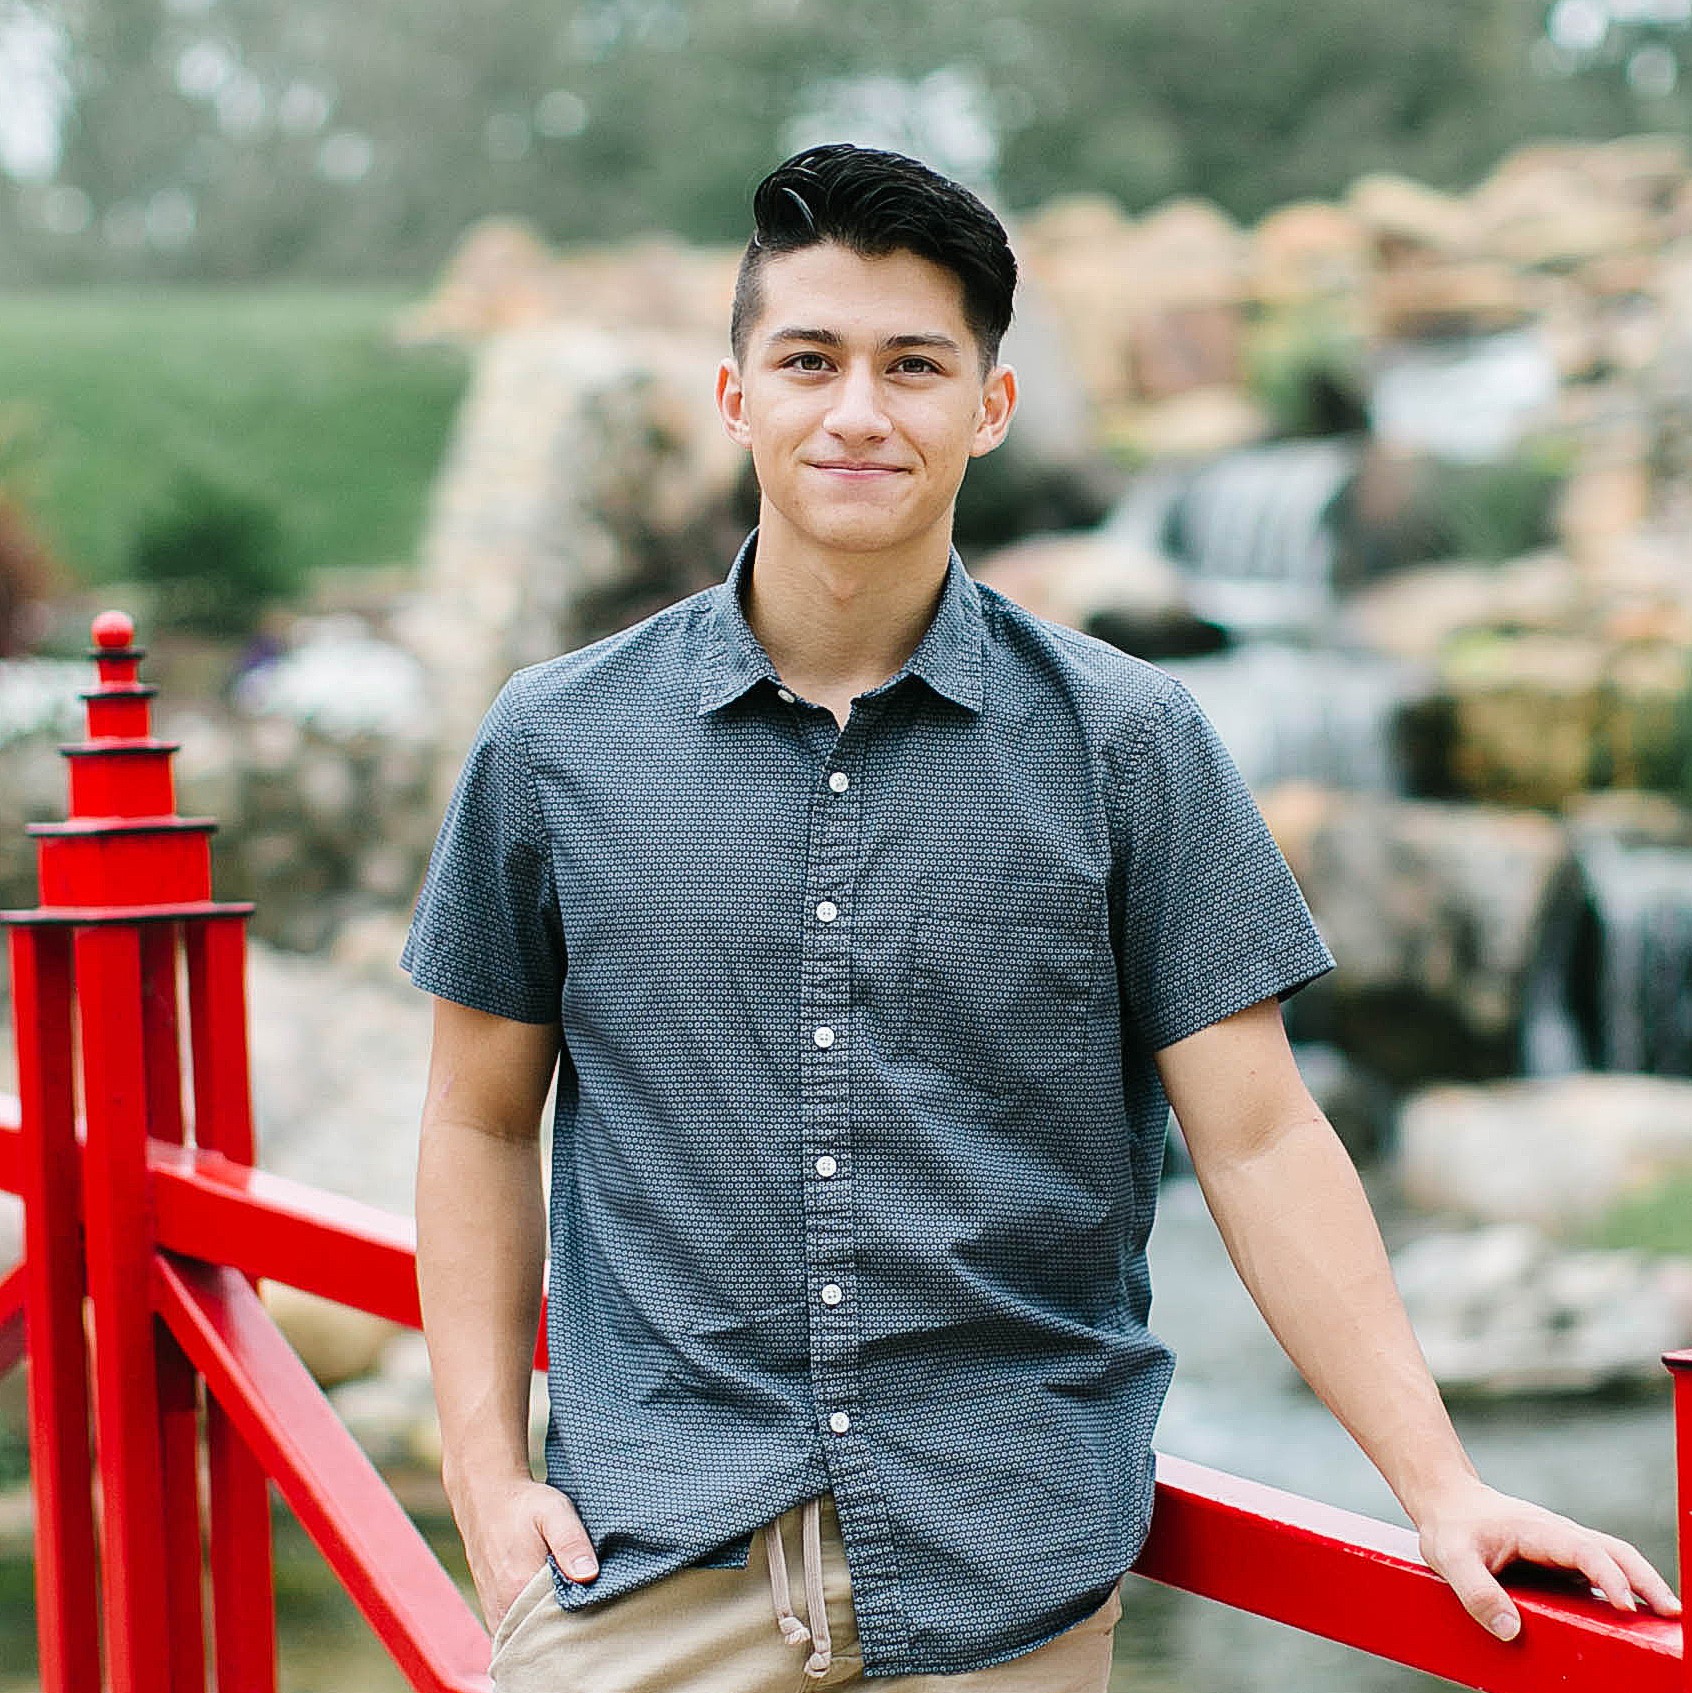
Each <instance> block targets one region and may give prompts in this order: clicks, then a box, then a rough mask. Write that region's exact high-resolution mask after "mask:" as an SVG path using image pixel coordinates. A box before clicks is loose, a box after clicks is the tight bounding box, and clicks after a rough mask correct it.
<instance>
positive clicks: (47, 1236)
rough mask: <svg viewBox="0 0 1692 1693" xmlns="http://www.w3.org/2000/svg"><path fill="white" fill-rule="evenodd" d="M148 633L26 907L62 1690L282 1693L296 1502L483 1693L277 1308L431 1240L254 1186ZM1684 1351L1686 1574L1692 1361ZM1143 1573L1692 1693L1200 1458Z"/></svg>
mask: <svg viewBox="0 0 1692 1693" xmlns="http://www.w3.org/2000/svg"><path fill="white" fill-rule="evenodd" d="M133 637H134V630H133V626H132V624H131V623H130V621H129V619H128V618H126V617H124V616H122V615H121V614H119V613H113V612H108V613H105V614H103V615H102V616H101V617H99V618H97V619H96V620H95V623H94V640H95V648H94V652H93V654H92V656H93V658H94V660H95V663H96V668H97V672H98V683H97V685H96V686H95V687H94V688H93V689H92V690H90V691H89V692H88V693H86V694H85V695H84V698H85V700H86V701H87V718H88V723H87V735H86V738H85V739H83V740H81V741H78V742H75V743H73V744H71V745H69V746H66V747H65V748H64V749H63V751H64V753H65V755H66V757H67V759H68V760H69V765H70V816H69V818H68V820H67V821H65V822H62V823H45V824H38V825H35V826H33V829H32V832H33V833H34V834H35V836H36V837H37V851H38V863H39V875H40V898H41V904H40V905H38V906H36V907H35V908H34V909H32V910H28V911H11V912H5V913H0V918H3V920H4V921H5V922H6V923H7V924H8V926H9V931H10V953H11V966H12V993H13V1003H14V1012H15V1017H16V1038H17V1055H18V1086H19V1095H18V1098H17V1099H16V1100H15V1101H14V1100H9V1099H0V1187H3V1188H5V1189H7V1190H9V1191H11V1192H14V1193H17V1194H20V1195H21V1196H22V1198H23V1201H24V1256H23V1259H22V1261H21V1262H20V1263H19V1264H18V1265H17V1266H16V1267H15V1268H14V1269H13V1270H12V1271H11V1272H10V1274H9V1275H7V1276H5V1277H4V1279H3V1280H0V1370H3V1369H9V1368H10V1367H12V1366H13V1365H15V1364H17V1363H18V1362H19V1361H20V1360H21V1359H22V1358H23V1357H24V1355H25V1351H26V1337H27V1352H28V1356H29V1425H30V1457H31V1472H32V1478H33V1487H34V1497H35V1510H36V1540H35V1555H36V1597H37V1632H38V1637H39V1650H40V1678H41V1686H42V1689H43V1693H100V1689H102V1688H103V1687H105V1688H110V1689H111V1690H112V1693H198V1690H203V1689H205V1688H206V1687H207V1686H208V1685H215V1686H216V1687H217V1688H218V1689H219V1693H274V1690H275V1688H276V1673H277V1672H276V1624H275V1606H274V1598H273V1581H272V1569H271V1518H270V1487H271V1486H272V1485H274V1487H275V1488H276V1490H277V1492H278V1493H279V1494H280V1496H281V1497H282V1499H283V1500H284V1501H285V1502H286V1503H287V1505H288V1506H289V1507H290V1508H291V1509H292V1510H293V1512H294V1513H295V1515H296V1516H297V1517H298V1518H299V1520H300V1522H301V1523H302V1524H303V1526H304V1527H305V1529H306V1530H307V1532H308V1533H309V1534H310V1536H311V1538H312V1539H313V1540H314V1541H315V1543H316V1544H317V1546H318V1548H319V1549H320V1550H321V1552H322V1553H323V1555H324V1557H325V1558H326V1560H327V1561H328V1563H329V1564H330V1566H331V1567H332V1568H333V1570H334V1571H335V1573H336V1575H337V1577H338V1578H339V1579H340V1581H341V1582H342V1583H343V1585H344V1586H345V1588H346V1590H347V1592H348V1593H349V1594H350V1596H351V1597H352V1599H353V1600H354V1601H355V1603H356V1604H357V1605H358V1607H359V1609H360V1610H361V1611H362V1612H363V1614H364V1616H365V1617H366V1618H367V1619H368V1621H369V1623H370V1624H371V1626H372V1628H373V1629H374V1630H375V1632H376V1634H377V1635H378V1637H379V1638H380V1639H381V1641H382V1642H383V1644H384V1645H385V1646H386V1648H387V1650H388V1651H389V1652H390V1654H391V1655H392V1657H393V1659H394V1661H395V1663H396V1664H397V1665H398V1666H399V1668H400V1670H401V1671H402V1672H403V1673H404V1675H405V1677H406V1678H407V1680H408V1681H409V1682H410V1683H411V1685H412V1686H413V1687H416V1688H418V1689H420V1690H422V1693H483V1690H486V1689H487V1688H488V1687H489V1685H490V1684H489V1681H488V1677H487V1661H488V1637H487V1634H486V1632H485V1631H484V1630H483V1628H482V1625H481V1623H480V1622H479V1621H478V1620H477V1618H476V1616H475V1614H474V1613H473V1611H472V1610H471V1608H470V1606H469V1604H468V1603H467V1602H466V1601H465V1599H464V1598H463V1597H462V1596H461V1594H460V1593H459V1590H458V1588H457V1586H456V1585H455V1584H454V1582H453V1581H452V1579H451V1578H450V1577H449V1576H448V1575H447V1573H446V1572H445V1570H443V1569H442V1567H441V1565H440V1564H439V1562H438V1561H437V1560H436V1558H435V1556H434V1554H433V1552H432V1551H431V1550H430V1548H429V1546H428V1544H427V1543H426V1541H425V1540H424V1539H423V1537H422V1536H421V1534H420V1533H419V1532H418V1531H417V1529H416V1528H415V1527H414V1525H413V1524H412V1522H411V1520H410V1519H409V1518H408V1517H407V1515H406V1514H405V1512H404V1511H403V1510H402V1509H401V1508H400V1506H399V1504H398V1502H397V1501H396V1500H395V1498H394V1496H393V1494H392V1493H391V1492H390V1491H389V1490H388V1488H387V1486H386V1484H385V1483H384V1482H383V1480H382V1478H381V1477H380V1476H379V1475H378V1473H377V1472H376V1470H375V1468H374V1467H373V1466H372V1465H371V1463H370V1461H369V1459H368V1458H367V1457H366V1456H365V1455H364V1453H363V1451H362V1450H361V1449H360V1447H359V1446H358V1444H357V1443H356V1442H355V1441H354V1440H353V1438H352V1437H351V1435H350V1434H348V1432H347V1430H346V1429H345V1427H344V1426H343V1425H342V1423H341V1422H340V1420H339V1418H338V1417H337V1416H336V1414H335V1411H334V1409H333V1407H332V1406H331V1405H330V1404H329V1402H328V1400H327V1399H326V1398H325V1397H324V1395H323V1393H322V1392H321V1390H320V1389H319V1388H318V1386H317V1384H316V1383H315V1382H314V1381H313V1379H312V1378H311V1376H310V1374H309V1373H308V1372H307V1370H306V1368H305V1366H304V1365H303V1364H302V1363H301V1362H300V1360H299V1358H298V1356H297V1355H296V1354H295V1353H294V1351H293V1350H292V1348H291V1347H290V1346H289V1344H288V1342H287V1341H286V1339H284V1337H283V1336H282V1334H281V1333H280V1331H279V1330H278V1329H277V1328H276V1326H275V1325H274V1323H273V1322H272V1321H271V1319H270V1317H269V1315H268V1313H267V1312H266V1311H265V1309H264V1307H263V1305H262V1304H261V1303H260V1302H259V1298H258V1295H257V1293H256V1291H255V1287H254V1284H255V1282H256V1281H257V1280H258V1279H260V1278H268V1279H272V1280H275V1281H279V1282H285V1283H287V1284H289V1285H291V1286H294V1287H297V1288H303V1289H305V1290H307V1291H309V1292H312V1293H317V1294H321V1295H324V1296H326V1297H328V1298H330V1299H334V1300H338V1301H340V1302H341V1303H343V1304H346V1305H350V1306H355V1307H357V1308H358V1309H361V1310H364V1311H369V1312H373V1313H375V1314H376V1315H379V1316H383V1317H387V1318H391V1319H393V1320H395V1321H397V1322H400V1323H405V1324H409V1325H411V1326H413V1327H415V1326H417V1324H418V1321H419V1316H418V1302H417V1284H416V1261H415V1248H414V1240H413V1235H412V1230H411V1226H410V1224H409V1223H407V1222H405V1221H404V1220H402V1219H400V1218H398V1217H393V1216H389V1215H387V1214H386V1213H383V1212H380V1211H376V1210H372V1209H371V1208H369V1207H367V1206H363V1205H359V1204H356V1203H354V1202H352V1201H350V1200H346V1199H341V1198H337V1197H335V1196H334V1195H331V1194H326V1193H322V1192H319V1191H318V1190H316V1189H313V1188H309V1187H305V1186H302V1185H299V1184H297V1183H294V1182H289V1181H285V1180H282V1179H280V1178H278V1177H276V1176H272V1175H269V1174H267V1173H266V1172H264V1171H262V1170H259V1169H257V1168H255V1167H254V1164H253V1122H252V1106H251V1095H250V1087H249V1077H248V1061H247V1009H246V977H245V971H246V928H245V925H246V919H247V917H248V915H249V913H250V911H251V907H250V906H247V905H244V904H231V903H227V902H218V901H215V900H213V899H212V897H211V854H210V835H211V832H212V830H213V828H214V827H215V824H214V823H213V822H212V821H211V820H210V819H207V818H186V817H179V816H177V815H176V812H175V798H174V788H173V782H172V773H171V756H172V753H173V752H174V750H175V749H174V747H173V746H172V744H171V743H169V742H166V741H161V740H158V739H155V738H154V737H153V735H152V732H151V721H150V706H149V700H150V698H151V695H152V693H153V690H152V688H151V687H150V686H149V685H148V684H146V683H143V682H141V681H140V679H139V675H138V669H139V663H140V659H141V657H142V656H143V655H142V652H141V650H140V649H139V648H137V647H136V646H134V644H133ZM543 1333H544V1325H543ZM543 1345H544V1342H543V1341H537V1362H543V1361H544V1353H543V1352H542V1351H541V1347H542V1346H543ZM1666 1362H1667V1363H1668V1364H1669V1365H1670V1366H1671V1367H1672V1368H1673V1369H1674V1371H1675V1421H1676V1431H1677V1461H1678V1469H1679V1476H1680V1493H1679V1502H1678V1518H1677V1522H1678V1532H1679V1543H1680V1548H1681V1566H1682V1568H1685V1567H1686V1565H1687V1554H1688V1548H1689V1547H1692V1489H1689V1482H1692V1352H1687V1353H1677V1354H1671V1355H1670V1357H1669V1358H1668V1359H1667V1360H1666ZM96 1504H98V1509H96ZM1136 1569H1137V1571H1138V1573H1139V1574H1141V1575H1145V1576H1149V1577H1151V1578H1152V1579H1153V1580H1156V1581H1160V1582H1164V1583H1167V1584H1168V1585H1170V1586H1173V1587H1178V1588H1183V1589H1185V1590H1186V1591H1188V1592H1192V1593H1198V1594H1203V1595H1205V1596H1207V1597H1209V1598H1212V1599H1219V1600H1221V1601H1223V1602H1224V1603H1226V1604H1229V1605H1234V1606H1238V1607H1240V1608H1242V1609H1245V1610H1249V1611H1255V1612H1258V1613H1259V1614H1261V1615H1263V1616H1267V1617H1272V1618H1275V1619H1277V1620H1279V1621H1281V1622H1286V1623H1290V1624H1292V1625H1293V1626H1294V1627H1297V1628H1301V1629H1305V1630H1307V1631H1309V1632H1311V1633H1314V1634H1320V1635H1324V1636H1327V1637H1328V1638H1330V1639H1333V1640H1338V1641H1342V1642H1344V1643H1345V1644H1347V1645H1350V1646H1355V1647H1359V1648H1361V1649H1362V1650H1364V1651H1366V1652H1371V1653H1374V1654H1376V1655H1378V1656H1380V1657H1384V1658H1390V1659H1394V1660H1396V1661H1397V1662H1399V1663H1403V1664H1407V1665H1410V1666H1412V1667H1414V1668H1417V1669H1422V1670H1427V1671H1431V1672H1432V1673H1433V1674H1436V1675H1441V1676H1445V1677H1447V1678H1449V1679H1450V1680H1452V1681H1455V1682H1458V1683H1460V1684H1462V1685H1464V1686H1468V1687H1474V1688H1484V1689H1490V1690H1493V1693H1543V1690H1546V1689H1552V1688H1556V1689H1566V1690H1569V1693H1670V1690H1673V1693H1692V1679H1689V1678H1688V1677H1687V1675H1686V1670H1685V1665H1686V1661H1687V1660H1686V1654H1685V1651H1684V1644H1683V1636H1682V1625H1681V1624H1680V1623H1679V1622H1669V1621H1665V1620H1663V1619H1659V1618H1655V1617H1649V1616H1633V1617H1623V1616H1620V1615H1619V1614H1618V1613H1616V1612H1614V1611H1612V1610H1611V1609H1610V1607H1609V1606H1608V1605H1605V1604H1603V1603H1601V1602H1599V1601H1597V1600H1592V1599H1588V1598H1586V1597H1580V1596H1572V1595H1570V1594H1568V1593H1566V1592H1562V1591H1557V1592H1552V1591H1545V1592H1535V1591H1531V1590H1530V1591H1527V1592H1518V1600H1519V1602H1520V1605H1521V1609H1522V1612H1523V1628H1522V1632H1521V1634H1520V1635H1519V1637H1518V1638H1517V1639H1516V1640H1515V1641H1513V1642H1511V1643H1509V1644H1504V1643H1502V1642H1499V1641H1496V1640H1494V1639H1492V1638H1491V1637H1490V1636H1488V1635H1487V1634H1485V1633H1484V1632H1483V1631H1482V1630H1481V1629H1480V1628H1479V1626H1478V1625H1477V1624H1475V1623H1474V1622H1473V1621H1472V1620H1470V1618H1469V1617H1468V1616H1467V1615H1466V1614H1465V1613H1464V1612H1463V1611H1462V1609H1461V1608H1460V1606H1459V1605H1458V1603H1457V1601H1456V1599H1455V1597H1454V1596H1453V1595H1452V1594H1451V1592H1450V1591H1449V1590H1448V1589H1447V1588H1446V1586H1445V1584H1444V1583H1443V1582H1442V1581H1440V1580H1439V1579H1438V1578H1437V1577H1436V1576H1435V1575H1434V1574H1433V1573H1432V1572H1431V1571H1430V1570H1428V1569H1427V1567H1426V1566H1425V1565H1424V1564H1423V1563H1422V1562H1421V1560H1420V1559H1419V1557H1418V1556H1417V1554H1416V1547H1415V1539H1414V1536H1413V1535H1411V1534H1410V1533H1409V1532H1408V1531H1407V1530H1404V1529H1400V1528H1395V1527H1392V1526H1390V1525H1388V1524H1385V1523H1380V1522H1376V1521H1373V1520H1371V1519H1369V1518H1366V1517H1361V1516H1356V1515H1354V1514H1352V1513H1350V1512H1345V1511H1339V1510H1335V1509H1333V1508H1331V1507H1329V1506H1325V1505H1320V1504H1316V1503H1314V1502H1313V1501H1310V1500H1307V1499H1302V1498H1298V1497H1296V1496H1294V1495H1292V1494H1287V1493H1282V1492H1279V1491H1278V1490H1276V1489H1273V1488H1269V1487H1264V1486H1261V1485H1259V1484H1257V1483H1255V1482H1249V1481H1242V1480H1240V1479H1238V1478H1236V1477H1233V1476H1228V1475H1224V1474H1221V1473H1220V1472H1217V1471H1214V1470H1208V1469H1205V1468H1203V1467H1202V1466H1200V1465H1197V1464H1191V1463H1187V1462H1185V1461H1183V1460H1180V1459H1174V1458H1168V1457H1165V1458H1162V1459H1161V1460H1160V1461H1159V1465H1158V1500H1157V1508H1156V1513H1155V1517H1154V1523H1153V1529H1152V1535H1151V1539H1150V1541H1149V1542H1148V1544H1147V1546H1146V1549H1145V1552H1144V1554H1143V1555H1142V1557H1141V1558H1140V1561H1139V1563H1138V1565H1137V1566H1136ZM208 1572H209V1577H210V1579H209V1582H208V1581H207V1579H206V1576H207V1574H208ZM208 1601H209V1607H210V1616H209V1623H210V1627H209V1631H208V1628H207V1622H208V1618H207V1615H206V1611H205V1607H206V1605H207V1603H208ZM208 1632H209V1640H210V1652H209V1654H208V1652H207V1650H206V1641H207V1639H208ZM208 1657H209V1662H208ZM208 1678H209V1679H208Z"/></svg>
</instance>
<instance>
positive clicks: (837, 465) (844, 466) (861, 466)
mask: <svg viewBox="0 0 1692 1693" xmlns="http://www.w3.org/2000/svg"><path fill="white" fill-rule="evenodd" d="M809 462H810V466H811V469H812V470H826V471H828V472H829V473H830V475H833V476H846V477H854V478H863V479H865V480H868V479H870V478H873V477H876V476H902V475H904V473H905V467H904V466H903V465H902V464H873V463H860V462H858V461H856V460H852V459H812V460H810V461H809Z"/></svg>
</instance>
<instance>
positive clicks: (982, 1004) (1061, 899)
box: [900, 875, 1103, 1095]
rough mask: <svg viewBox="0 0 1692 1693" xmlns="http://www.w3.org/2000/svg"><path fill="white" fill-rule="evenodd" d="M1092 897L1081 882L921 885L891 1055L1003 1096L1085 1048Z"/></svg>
mask: <svg viewBox="0 0 1692 1693" xmlns="http://www.w3.org/2000/svg"><path fill="white" fill-rule="evenodd" d="M1102 908H1103V890H1102V888H1100V887H1098V886H1096V885H1095V884H1093V883H1090V882H1087V881H1084V880H1083V879H1081V878H1080V877H1065V878H1046V877H1021V876H1003V875H994V876H971V877H968V878H966V879H963V880H960V881H946V882H940V881H936V880H935V879H933V878H930V879H927V880H925V881H924V883H923V886H922V890H921V894H920V901H919V904H918V908H917V916H916V920H915V922H914V923H913V925H912V931H911V952H910V962H909V968H908V971H907V973H906V981H905V993H904V995H903V1001H904V1003H903V1007H902V1020H901V1028H902V1038H901V1041H900V1050H901V1051H902V1052H903V1054H904V1055H905V1056H906V1057H909V1058H912V1059H915V1060H917V1061H918V1062H921V1063H925V1064H928V1065H931V1066H932V1067H934V1068H935V1069H939V1070H943V1071H945V1072H947V1073H948V1074H950V1075H952V1076H954V1077H955V1078H957V1079H959V1080H962V1081H967V1082H970V1083H973V1084H975V1085H976V1086H979V1087H982V1088H984V1089H986V1090H987V1091H988V1092H991V1093H995V1094H1000V1095H1009V1094H1014V1093H1017V1092H1020V1091H1023V1090H1024V1089H1025V1088H1027V1087H1028V1086H1030V1085H1033V1084H1037V1083H1040V1082H1042V1081H1047V1080H1050V1079H1051V1078H1053V1077H1055V1076H1061V1075H1063V1074H1065V1073H1066V1072H1068V1071H1071V1070H1073V1069H1074V1068H1075V1067H1076V1066H1077V1065H1078V1064H1079V1063H1080V1061H1081V1058H1082V1055H1083V1053H1084V1052H1085V1050H1086V1044H1087V1028H1088V1019H1089V1016H1090V1014H1091V1010H1092V1002H1093V988H1094V977H1095V974H1096V971H1097V967H1098V956H1099V951H1100V944H1101V941H1100V913H1101V910H1102Z"/></svg>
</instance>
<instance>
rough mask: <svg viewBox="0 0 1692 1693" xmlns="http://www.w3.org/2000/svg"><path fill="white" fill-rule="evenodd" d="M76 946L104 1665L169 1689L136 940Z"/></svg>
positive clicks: (133, 1690) (98, 934)
mask: <svg viewBox="0 0 1692 1693" xmlns="http://www.w3.org/2000/svg"><path fill="white" fill-rule="evenodd" d="M75 949H76V952H75V956H76V984H77V1000H78V1005H79V1008H80V1011H81V1028H82V1041H81V1053H82V1082H83V1087H82V1093H83V1112H84V1116H85V1117H86V1120H87V1125H88V1127H87V1154H86V1157H85V1159H84V1162H83V1184H84V1191H83V1207H84V1215H85V1218H86V1224H87V1227H86V1230H85V1242H86V1252H87V1263H88V1293H89V1298H90V1300H91V1302H92V1305H93V1319H94V1338H95V1342H96V1344H95V1347H94V1429H95V1437H96V1444H97V1448H98V1453H99V1465H100V1497H101V1505H102V1507H103V1509H102V1539H103V1546H104V1552H105V1556H104V1559H103V1563H102V1573H103V1577H104V1580H103V1584H102V1598H103V1601H104V1614H105V1624H106V1653H107V1670H108V1675H109V1679H110V1684H111V1690H112V1693H169V1689H170V1685H171V1677H170V1634H169V1621H168V1610H167V1593H166V1585H165V1537H164V1528H163V1519H164V1487H163V1478H162V1475H161V1461H160V1448H159V1438H160V1435H159V1430H160V1411H159V1387H158V1374H157V1369H156V1367H155V1363H154V1352H153V1326H152V1321H151V1315H152V1313H151V1306H150V1300H149V1279H150V1266H151V1263H152V1256H153V1250H152V1235H151V1227H150V1221H149V1218H148V1208H147V1159H146V1140H147V1136H146V1116H145V1113H146V1097H147V1085H146V1060H145V1053H144V1051H143V1046H142V1031H141V1018H140V1016H139V1007H140V1001H141V946H140V938H139V936H138V934H137V932H136V931H135V930H133V929H110V928H105V929H83V930H78V931H76V938H75Z"/></svg>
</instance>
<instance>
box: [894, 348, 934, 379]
mask: <svg viewBox="0 0 1692 1693" xmlns="http://www.w3.org/2000/svg"><path fill="white" fill-rule="evenodd" d="M894 368H895V369H897V370H898V371H900V372H901V373H902V374H904V375H906V376H923V375H926V374H927V373H928V372H929V371H931V370H938V369H939V368H940V367H939V365H937V364H936V363H935V362H934V361H933V359H925V358H922V357H919V356H918V355H917V354H915V353H913V354H912V355H911V356H910V357H909V358H908V359H900V360H899V362H898V364H897V365H896V366H895V367H894Z"/></svg>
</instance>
